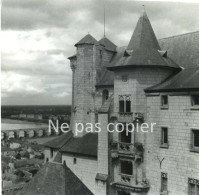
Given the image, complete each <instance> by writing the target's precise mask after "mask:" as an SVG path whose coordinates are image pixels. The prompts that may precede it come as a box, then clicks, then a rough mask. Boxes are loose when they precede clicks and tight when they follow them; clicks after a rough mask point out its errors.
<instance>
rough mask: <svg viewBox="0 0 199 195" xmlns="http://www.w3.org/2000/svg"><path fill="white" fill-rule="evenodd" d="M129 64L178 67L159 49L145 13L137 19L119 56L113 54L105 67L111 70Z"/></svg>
mask: <svg viewBox="0 0 199 195" xmlns="http://www.w3.org/2000/svg"><path fill="white" fill-rule="evenodd" d="M163 54H164V55H163ZM129 66H131V67H132V66H154V67H155V66H160V67H170V68H179V66H178V65H177V64H176V63H175V62H174V61H173V60H171V59H170V58H169V57H167V55H166V52H165V51H162V50H161V48H160V46H159V43H158V41H157V39H156V36H155V34H154V32H153V29H152V27H151V24H150V21H149V19H148V17H147V15H146V13H144V14H143V15H142V16H141V17H140V19H139V20H138V23H137V25H136V28H135V30H134V33H133V35H132V38H131V40H130V42H129V45H128V47H127V49H126V50H125V51H124V53H122V54H120V58H118V55H115V57H113V59H112V61H111V62H110V64H109V65H108V66H107V68H108V69H110V70H111V69H115V68H121V67H129Z"/></svg>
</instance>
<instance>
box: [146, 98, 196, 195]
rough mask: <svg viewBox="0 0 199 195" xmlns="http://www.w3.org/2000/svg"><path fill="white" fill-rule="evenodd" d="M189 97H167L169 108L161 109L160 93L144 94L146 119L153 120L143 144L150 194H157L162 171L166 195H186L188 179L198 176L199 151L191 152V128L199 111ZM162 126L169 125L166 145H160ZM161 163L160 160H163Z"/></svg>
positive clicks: (193, 126) (194, 126)
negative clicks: (150, 131)
mask: <svg viewBox="0 0 199 195" xmlns="http://www.w3.org/2000/svg"><path fill="white" fill-rule="evenodd" d="M190 107H191V101H190V96H188V95H184V96H169V109H164V110H163V109H160V96H153V97H147V108H148V110H147V111H148V112H147V122H156V123H157V125H156V126H155V128H154V132H153V133H148V134H147V141H146V144H145V162H146V177H147V178H148V179H149V181H150V185H151V188H150V191H149V193H148V194H149V195H159V194H160V187H161V183H160V181H161V172H164V173H167V174H168V191H169V195H176V194H178V195H187V194H188V178H193V179H199V153H194V152H190V144H191V128H198V129H199V111H198V110H191V109H190ZM161 126H167V127H168V142H169V148H168V149H166V148H160V141H161ZM163 158H164V160H163V161H162V165H161V167H160V162H159V161H161V160H162V159H163Z"/></svg>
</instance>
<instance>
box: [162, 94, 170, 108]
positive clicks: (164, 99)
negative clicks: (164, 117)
mask: <svg viewBox="0 0 199 195" xmlns="http://www.w3.org/2000/svg"><path fill="white" fill-rule="evenodd" d="M168 107H169V100H168V95H162V96H161V108H167V109H168Z"/></svg>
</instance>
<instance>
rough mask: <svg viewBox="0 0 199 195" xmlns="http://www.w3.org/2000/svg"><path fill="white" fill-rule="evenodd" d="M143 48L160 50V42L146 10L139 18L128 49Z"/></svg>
mask: <svg viewBox="0 0 199 195" xmlns="http://www.w3.org/2000/svg"><path fill="white" fill-rule="evenodd" d="M142 48H143V49H146V48H147V49H156V50H160V46H159V43H158V41H157V38H156V36H155V33H154V31H153V28H152V26H151V23H150V21H149V18H148V16H147V14H146V12H144V13H143V14H142V15H141V17H140V18H139V20H138V22H137V25H136V27H135V30H134V33H133V35H132V37H131V40H130V42H129V45H128V47H127V50H133V51H135V50H138V49H142Z"/></svg>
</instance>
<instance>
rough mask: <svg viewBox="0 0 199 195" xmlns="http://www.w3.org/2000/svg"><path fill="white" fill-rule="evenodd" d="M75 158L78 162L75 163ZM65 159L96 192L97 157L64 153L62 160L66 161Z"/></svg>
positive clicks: (90, 188) (77, 174) (89, 187)
mask: <svg viewBox="0 0 199 195" xmlns="http://www.w3.org/2000/svg"><path fill="white" fill-rule="evenodd" d="M74 158H76V164H75V163H74ZM64 161H65V163H66V165H67V166H68V167H69V168H70V169H71V170H72V171H73V173H74V174H75V175H76V176H77V177H78V178H79V179H80V180H81V181H82V182H83V183H84V184H85V185H86V186H87V187H88V189H89V190H90V191H91V192H93V193H94V194H96V193H95V177H96V174H97V159H95V158H87V157H83V156H74V155H72V154H71V155H70V154H66V153H62V162H63V163H64Z"/></svg>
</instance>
